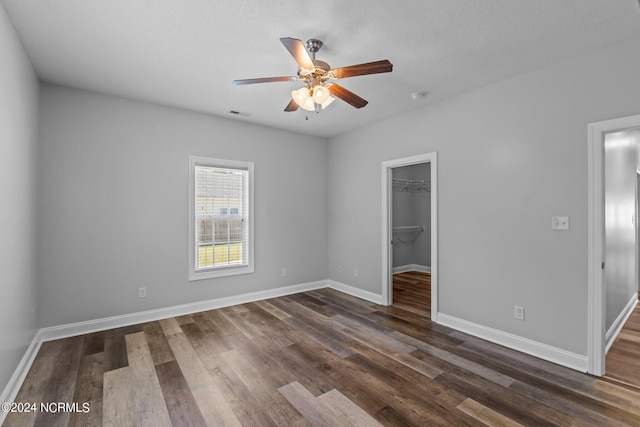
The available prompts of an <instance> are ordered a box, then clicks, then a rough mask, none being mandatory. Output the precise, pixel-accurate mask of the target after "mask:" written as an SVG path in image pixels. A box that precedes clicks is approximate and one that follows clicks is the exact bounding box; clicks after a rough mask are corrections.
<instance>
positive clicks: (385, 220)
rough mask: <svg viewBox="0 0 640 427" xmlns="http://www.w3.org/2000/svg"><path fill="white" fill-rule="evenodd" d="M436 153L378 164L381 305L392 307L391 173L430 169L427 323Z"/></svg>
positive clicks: (434, 242) (434, 278)
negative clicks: (405, 168)
mask: <svg viewBox="0 0 640 427" xmlns="http://www.w3.org/2000/svg"><path fill="white" fill-rule="evenodd" d="M437 160H438V153H437V152H432V153H425V154H418V155H415V156H410V157H402V158H399V159H393V160H386V161H383V162H382V173H381V176H382V183H381V187H382V304H383V305H390V304H391V303H392V298H393V294H392V286H393V279H392V272H393V266H392V264H391V263H392V248H391V240H392V237H393V236H392V231H391V228H392V218H391V212H392V205H391V202H392V184H391V170H392V169H394V168H398V167H402V166H410V165H416V164H421V163H429V164H430V167H431V173H430V180H431V212H430V213H431V222H430V226H431V320H432V321H433V322H437V319H438V180H437V177H438V165H437Z"/></svg>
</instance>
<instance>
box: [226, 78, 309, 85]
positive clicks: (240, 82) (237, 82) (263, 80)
mask: <svg viewBox="0 0 640 427" xmlns="http://www.w3.org/2000/svg"><path fill="white" fill-rule="evenodd" d="M297 79H298V78H297V77H289V76H283V77H262V78H259V79H240V80H234V81H233V84H234V85H236V86H239V85H250V84H254V83H271V82H294V81H296V80H297Z"/></svg>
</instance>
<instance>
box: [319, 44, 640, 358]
mask: <svg viewBox="0 0 640 427" xmlns="http://www.w3.org/2000/svg"><path fill="white" fill-rule="evenodd" d="M639 49H640V39H633V40H629V41H627V42H624V43H620V44H616V45H612V46H609V47H607V48H605V49H602V50H599V51H597V52H594V53H591V54H588V55H584V56H580V57H576V58H573V59H570V60H567V61H564V62H561V63H558V64H555V65H552V66H550V67H546V68H543V69H540V70H538V71H534V72H531V73H528V74H525V75H521V76H518V77H515V78H512V79H509V80H506V81H503V82H500V83H498V84H494V85H491V86H487V87H485V88H482V89H480V90H477V91H474V92H471V93H468V94H466V95H463V96H460V97H457V98H453V99H450V100H447V101H444V102H441V103H438V104H436V105H433V106H428V107H425V108H424V109H422V110H419V111H415V112H412V113H409V114H404V115H401V116H398V117H396V118H393V119H390V120H387V121H384V122H380V123H377V124H375V125H372V126H369V127H367V128H365V129H360V130H357V131H354V132H351V133H348V134H344V135H341V136H339V137H336V138H333V139H332V140H331V141H330V145H329V268H330V270H329V274H330V277H331V279H333V280H337V281H340V282H343V283H346V284H349V285H353V286H357V287H360V288H362V289H364V290H367V291H371V292H375V293H380V292H381V288H382V278H381V262H382V260H381V258H382V255H381V252H382V250H381V230H382V226H381V188H380V182H381V177H380V174H381V162H382V161H384V160H390V159H395V158H401V157H405V156H410V155H416V154H420V153H429V152H434V151H437V152H438V183H439V186H438V210H439V211H438V221H439V228H438V231H439V236H438V237H439V241H438V245H439V253H438V255H439V266H438V267H439V280H440V283H439V303H440V305H439V309H440V311H441V312H442V313H446V314H449V315H451V316H455V317H458V318H461V319H465V320H468V321H471V322H475V323H478V324H480V325H485V326H488V327H492V328H496V329H499V330H503V331H506V332H510V333H513V334H516V335H519V336H522V337H525V338H529V339H532V340H536V341H539V342H542V343H546V344H549V345H552V346H555V347H558V348H562V349H566V350H568V351H572V352H575V353H579V354H583V355H586V352H587V349H586V347H587V124H588V123H590V122H595V121H599V120H605V119H610V118H615V117H622V116H628V115H632V114H638V113H640V101H639V100H640V85H638V81H637V76H638V75H640V55H638V54H637V53H638V51H639ZM612 64H615V66H612ZM423 83H424V82H423ZM426 83H427V84H428V82H426ZM427 89H428V87H427ZM349 182H358V185H357V186H355V185H345V183H349ZM553 215H569V216H570V217H571V230H570V231H566V232H560V231H553V230H551V217H552V216H553ZM339 266H341V267H342V269H339V268H338V267H339ZM353 268H358V269H359V271H360V275H359V277H357V278H354V277H353V275H352V274H350V273H351V270H350V269H353ZM514 305H520V306H524V307H525V309H526V320H525V321H524V322H522V321H517V320H515V319H514V318H513V307H514Z"/></svg>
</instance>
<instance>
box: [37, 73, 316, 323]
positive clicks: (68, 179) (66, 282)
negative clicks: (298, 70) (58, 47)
mask: <svg viewBox="0 0 640 427" xmlns="http://www.w3.org/2000/svg"><path fill="white" fill-rule="evenodd" d="M40 114H41V116H40V117H41V119H40V127H41V135H42V137H41V143H40V152H39V157H40V163H39V187H38V188H39V197H38V202H39V212H38V213H39V215H38V221H39V242H38V255H39V267H40V268H39V274H40V285H41V289H40V302H41V313H40V316H41V326H52V325H59V324H66V323H70V322H78V321H83V320H89V319H96V318H103V317H106V316H113V315H120V314H126V313H133V312H139V311H142V310H148V309H154V308H159V307H168V306H173V305H177V304H183V303H189V302H194V301H201V300H207V299H211V298H218V297H226V296H231V295H238V294H242V293H246V292H253V291H260V290H266V289H270V288H275V287H279V286H285V285H293V284H299V283H305V282H311V281H317V280H324V279H326V278H327V276H328V272H327V265H328V262H327V252H328V248H327V237H326V230H327V226H328V225H327V215H326V205H327V153H328V148H327V142H326V140H325V139H322V138H315V137H309V136H304V135H299V134H294V133H290V132H284V131H279V130H274V129H271V128H267V127H262V126H254V125H251V124H248V123H246V122H242V121H235V120H228V119H222V118H216V117H213V116H208V115H203V114H197V113H193V112H188V111H184V110H178V109H171V108H165V107H160V106H155V105H151V104H145V103H140V102H134V101H129V100H125V99H122V98H116V97H111V96H106V95H100V94H96V93H90V92H83V91H79V90H72V89H68V88H63V87H59V86H51V85H44V86H43V88H42V99H41V109H40ZM189 155H195V156H207V157H215V158H223V159H232V160H244V161H252V162H255V178H256V181H255V242H256V246H255V273H254V274H250V275H240V276H233V277H225V278H218V279H211V280H201V281H195V282H188V281H187V274H188V261H187V258H188V252H187V251H188V239H187V237H188V234H187V232H188V210H187V208H188V206H187V204H188V169H189V168H188V157H189ZM284 267H286V268H287V269H288V276H287V277H281V269H282V268H284ZM140 286H146V287H147V294H148V297H147V298H146V299H139V298H138V287H140Z"/></svg>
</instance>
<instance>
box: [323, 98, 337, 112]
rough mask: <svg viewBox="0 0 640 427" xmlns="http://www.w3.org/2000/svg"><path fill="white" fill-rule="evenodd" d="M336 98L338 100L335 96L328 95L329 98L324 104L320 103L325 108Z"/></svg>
mask: <svg viewBox="0 0 640 427" xmlns="http://www.w3.org/2000/svg"><path fill="white" fill-rule="evenodd" d="M335 100H336V99H335V98H334V97H333V96H328V97H327V100H326V101H324V102H323V103H322V104H320V105H322V109H323V110H324V109H325V108H327V107H328V106H329V105H331V103H332V102H333V101H335Z"/></svg>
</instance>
